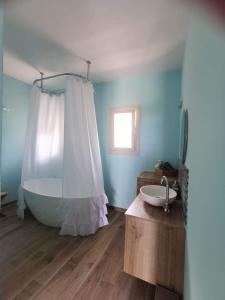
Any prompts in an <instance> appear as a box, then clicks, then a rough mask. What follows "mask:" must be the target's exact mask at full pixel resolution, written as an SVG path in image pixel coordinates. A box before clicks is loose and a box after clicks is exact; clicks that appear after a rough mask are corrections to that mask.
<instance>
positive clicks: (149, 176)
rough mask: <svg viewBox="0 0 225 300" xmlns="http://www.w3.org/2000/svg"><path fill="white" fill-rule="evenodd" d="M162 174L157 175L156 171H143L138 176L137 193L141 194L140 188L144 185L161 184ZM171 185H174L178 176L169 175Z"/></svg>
mask: <svg viewBox="0 0 225 300" xmlns="http://www.w3.org/2000/svg"><path fill="white" fill-rule="evenodd" d="M161 178H162V176H160V175H156V174H155V173H154V172H149V171H145V172H142V173H141V174H140V175H139V176H138V177H137V191H136V195H138V194H139V192H140V188H141V187H142V186H144V185H150V184H161ZM167 178H168V181H169V185H170V187H171V186H172V185H173V183H174V181H175V180H177V176H167Z"/></svg>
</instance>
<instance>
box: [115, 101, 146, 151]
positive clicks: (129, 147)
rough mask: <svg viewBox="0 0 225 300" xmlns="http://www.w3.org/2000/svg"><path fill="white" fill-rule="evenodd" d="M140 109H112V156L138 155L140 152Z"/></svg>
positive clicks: (133, 107) (135, 107)
mask: <svg viewBox="0 0 225 300" xmlns="http://www.w3.org/2000/svg"><path fill="white" fill-rule="evenodd" d="M139 121H140V111H139V107H137V106H132V107H116V108H111V109H110V118H109V128H110V137H109V150H110V153H112V154H137V153H138V151H139Z"/></svg>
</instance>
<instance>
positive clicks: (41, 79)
mask: <svg viewBox="0 0 225 300" xmlns="http://www.w3.org/2000/svg"><path fill="white" fill-rule="evenodd" d="M86 63H87V75H86V77H85V76H82V75H79V74H76V73H61V74H56V75H52V76H47V77H44V73H43V72H40V74H41V78H38V79H36V80H34V82H33V85H35V84H36V83H37V82H39V81H41V89H43V81H44V80H48V79H53V78H57V77H61V76H75V77H78V78H82V79H84V80H87V81H89V73H90V65H91V61H90V60H87V61H86Z"/></svg>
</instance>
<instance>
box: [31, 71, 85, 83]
mask: <svg viewBox="0 0 225 300" xmlns="http://www.w3.org/2000/svg"><path fill="white" fill-rule="evenodd" d="M61 76H75V77H79V78H82V79H85V80H88V81H89V79H88V77H85V76H82V75H79V74H75V73H61V74H56V75H52V76H47V77H42V78H39V79H35V80H34V82H33V85H35V84H36V83H37V82H39V81H44V80H48V79H53V78H57V77H61Z"/></svg>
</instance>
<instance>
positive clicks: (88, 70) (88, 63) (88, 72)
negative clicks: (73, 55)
mask: <svg viewBox="0 0 225 300" xmlns="http://www.w3.org/2000/svg"><path fill="white" fill-rule="evenodd" d="M86 63H87V80H89V74H90V66H91V61H90V60H87V61H86Z"/></svg>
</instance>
